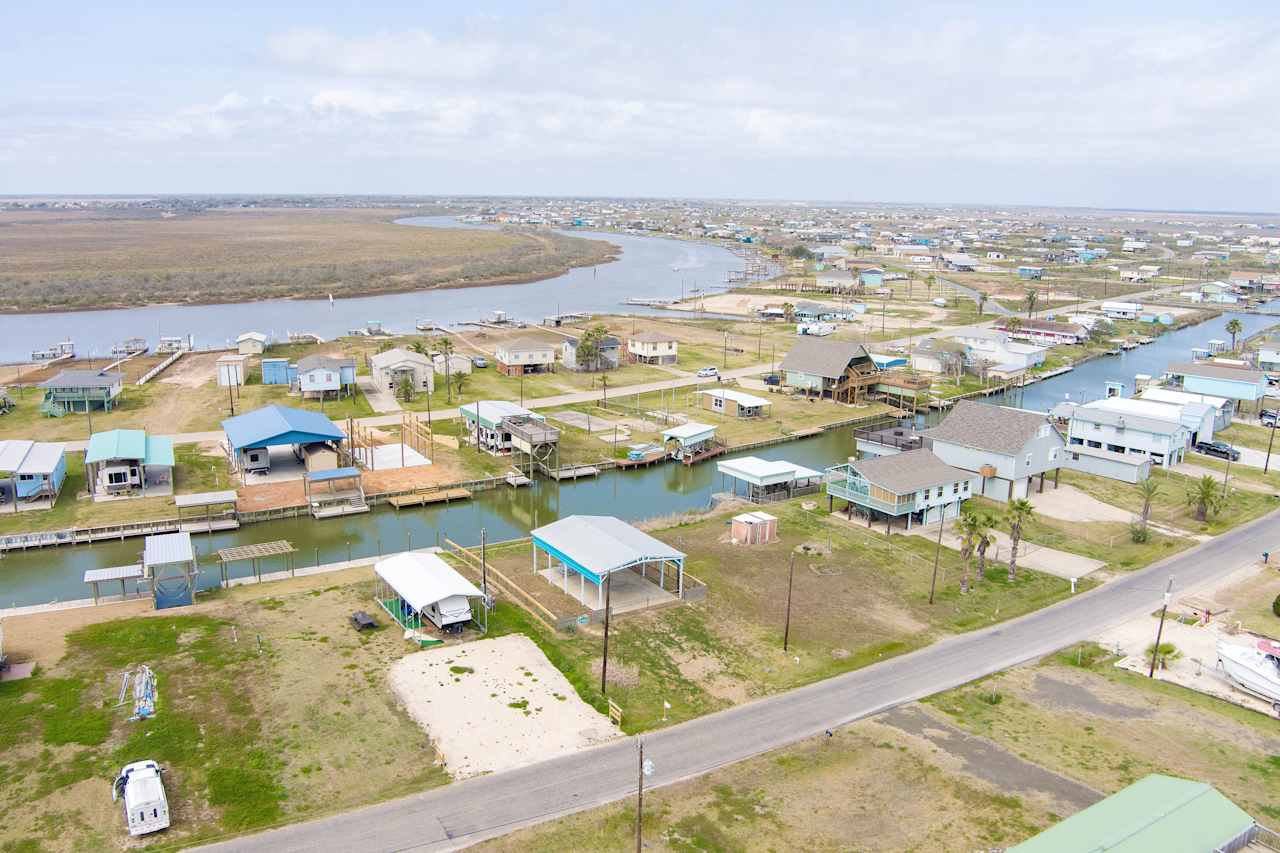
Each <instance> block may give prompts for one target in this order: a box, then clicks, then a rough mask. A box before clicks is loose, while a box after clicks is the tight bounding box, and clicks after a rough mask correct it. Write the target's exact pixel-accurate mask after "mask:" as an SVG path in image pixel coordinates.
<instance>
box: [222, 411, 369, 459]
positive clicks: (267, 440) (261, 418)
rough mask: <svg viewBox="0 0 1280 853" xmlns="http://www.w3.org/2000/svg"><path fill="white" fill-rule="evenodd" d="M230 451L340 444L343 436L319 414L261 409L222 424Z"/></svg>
mask: <svg viewBox="0 0 1280 853" xmlns="http://www.w3.org/2000/svg"><path fill="white" fill-rule="evenodd" d="M222 430H223V432H225V433H226V435H227V441H228V442H229V443H230V444H231V449H232V450H235V451H240V450H245V449H247V448H254V447H280V446H283V445H294V444H318V443H323V442H327V441H339V442H340V441H342V440H344V439H345V438H346V437H347V436H346V433H344V432H343V431H342V430H340V429H338V428H337V427H336V426H334V424H333V421H331V420H329V419H328V418H326V417H325V416H324V415H322V414H320V413H319V412H308V411H305V410H303V409H290V408H288V407H286V406H264V407H262V408H261V409H255V410H254V411H252V412H248V413H246V414H243V415H236V416H235V417H234V418H227V419H226V420H225V421H223V422H222Z"/></svg>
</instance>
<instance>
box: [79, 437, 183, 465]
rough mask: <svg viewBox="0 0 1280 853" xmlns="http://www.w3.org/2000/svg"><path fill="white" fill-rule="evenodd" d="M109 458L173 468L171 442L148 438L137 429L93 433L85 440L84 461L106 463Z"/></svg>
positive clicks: (164, 439) (169, 439)
mask: <svg viewBox="0 0 1280 853" xmlns="http://www.w3.org/2000/svg"><path fill="white" fill-rule="evenodd" d="M111 459H141V460H142V463H143V464H144V465H168V466H169V467H173V439H171V438H166V437H164V436H158V435H152V436H148V435H147V433H146V431H145V430H140V429H112V430H107V431H106V432H95V433H94V434H93V435H92V436H91V437H90V438H89V448H88V450H86V451H85V454H84V461H85V462H86V463H89V462H106V461H108V460H111Z"/></svg>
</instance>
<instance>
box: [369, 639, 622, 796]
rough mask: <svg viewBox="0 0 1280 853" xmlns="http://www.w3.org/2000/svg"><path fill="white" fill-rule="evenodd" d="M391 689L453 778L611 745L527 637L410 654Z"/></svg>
mask: <svg viewBox="0 0 1280 853" xmlns="http://www.w3.org/2000/svg"><path fill="white" fill-rule="evenodd" d="M390 678H391V685H392V687H393V688H394V690H395V692H396V695H397V696H398V697H399V698H400V701H402V702H403V703H404V704H405V707H406V708H407V709H408V711H409V714H410V716H412V717H413V718H414V719H415V720H417V721H418V723H419V725H421V726H422V727H423V728H424V729H425V730H426V731H427V733H428V734H429V735H430V737H431V739H432V741H433V742H434V743H435V744H436V746H437V748H438V749H439V750H440V753H441V756H442V757H443V759H444V761H445V764H446V766H447V767H448V769H449V771H450V772H451V773H452V774H453V775H454V776H455V777H457V778H462V777H466V776H474V775H477V774H479V773H489V772H498V771H502V770H510V769H513V768H516V767H523V766H525V765H527V764H533V763H535V762H537V761H542V760H545V759H549V758H554V757H556V756H559V755H567V754H569V753H572V752H577V751H578V750H581V749H585V748H587V747H589V746H594V745H595V744H598V743H603V742H604V741H607V740H610V739H612V738H615V737H618V736H619V732H618V730H617V729H615V728H614V726H613V724H612V723H610V722H609V720H608V719H607V718H606V717H605V716H604V715H602V714H601V713H600V712H598V711H596V710H595V709H594V708H592V707H591V706H590V705H588V704H587V703H585V702H583V701H582V699H581V698H579V697H578V694H577V693H575V692H574V689H573V687H572V685H570V684H569V681H568V679H566V678H565V677H564V675H563V674H562V673H561V672H560V671H559V670H557V669H556V668H555V667H553V666H552V665H551V663H550V662H549V661H548V660H547V658H546V656H545V655H543V654H542V652H541V651H540V650H539V649H538V647H537V646H536V645H534V643H533V641H532V640H530V639H529V638H527V637H524V636H521V635H517V634H512V635H509V636H506V637H499V638H497V639H495V640H479V641H477V642H474V643H466V644H464V645H460V646H455V647H450V648H448V649H431V650H429V651H424V652H417V653H415V654H412V655H409V656H407V657H405V658H403V659H401V660H400V661H398V662H397V663H396V664H395V665H394V666H393V667H392V668H391V675H390Z"/></svg>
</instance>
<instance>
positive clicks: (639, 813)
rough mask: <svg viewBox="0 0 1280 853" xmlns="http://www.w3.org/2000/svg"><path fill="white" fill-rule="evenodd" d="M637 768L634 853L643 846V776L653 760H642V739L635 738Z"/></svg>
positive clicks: (647, 772) (651, 770) (651, 769)
mask: <svg viewBox="0 0 1280 853" xmlns="http://www.w3.org/2000/svg"><path fill="white" fill-rule="evenodd" d="M636 751H637V752H638V753H639V755H638V759H639V760H638V763H639V768H638V770H637V773H636V853H641V850H643V848H644V833H643V831H642V830H643V827H644V777H646V776H648V775H649V774H650V773H652V772H653V762H652V761H645V760H644V739H643V738H639V737H637V738H636Z"/></svg>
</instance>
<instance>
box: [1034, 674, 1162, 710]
mask: <svg viewBox="0 0 1280 853" xmlns="http://www.w3.org/2000/svg"><path fill="white" fill-rule="evenodd" d="M1034 685H1035V686H1034V689H1033V693H1032V695H1033V696H1034V697H1035V699H1036V701H1038V702H1041V703H1043V704H1045V705H1049V706H1051V707H1055V708H1065V709H1069V710H1073V711H1083V712H1085V713H1086V714H1092V715H1093V716H1095V717H1107V718H1109V719H1112V720H1131V719H1136V718H1140V717H1150V716H1151V714H1152V712H1151V710H1150V709H1149V708H1139V707H1136V706H1133V705H1125V704H1122V703H1120V702H1108V701H1106V700H1105V699H1102V698H1100V697H1098V696H1095V695H1094V694H1093V693H1092V692H1090V690H1089V688H1088V687H1087V686H1085V685H1083V684H1071V683H1068V682H1066V681H1060V680H1058V679H1056V678H1053V677H1052V676H1048V675H1044V674H1037V675H1036V677H1035V682H1034Z"/></svg>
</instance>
